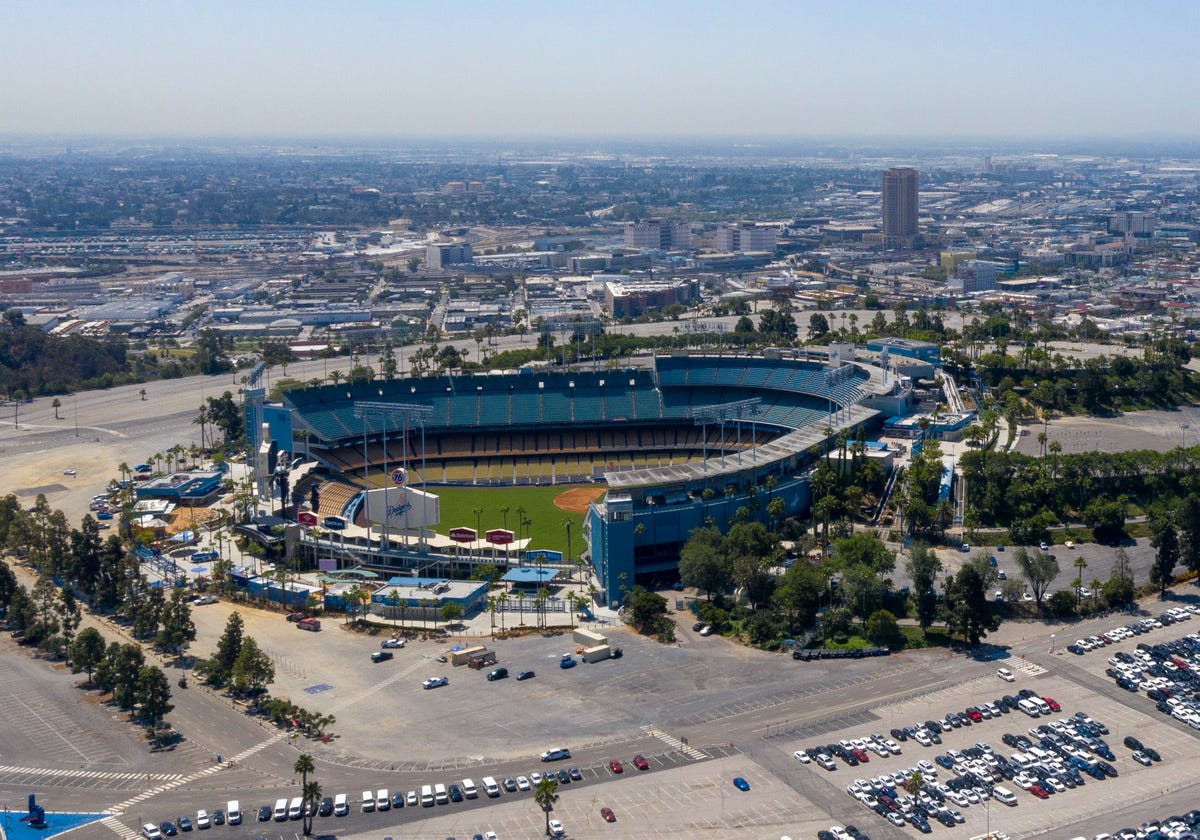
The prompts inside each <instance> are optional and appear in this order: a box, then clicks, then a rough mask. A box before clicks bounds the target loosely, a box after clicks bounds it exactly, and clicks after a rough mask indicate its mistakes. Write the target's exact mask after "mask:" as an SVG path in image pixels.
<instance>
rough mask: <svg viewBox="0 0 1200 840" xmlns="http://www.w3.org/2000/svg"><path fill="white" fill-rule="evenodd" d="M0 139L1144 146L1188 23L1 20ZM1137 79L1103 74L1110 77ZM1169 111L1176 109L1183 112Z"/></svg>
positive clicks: (294, 17) (1165, 123)
mask: <svg viewBox="0 0 1200 840" xmlns="http://www.w3.org/2000/svg"><path fill="white" fill-rule="evenodd" d="M6 7H7V8H6V16H5V17H6V23H7V24H8V25H7V26H6V28H5V32H4V33H2V34H0V47H2V49H0V55H2V56H3V58H0V70H3V71H4V72H5V74H6V76H7V77H8V78H10V79H19V80H21V83H20V84H13V85H8V86H6V89H5V90H4V91H3V92H2V93H0V134H2V135H16V136H31V135H32V136H40V135H58V134H65V135H91V136H121V137H147V136H149V137H181V138H196V137H315V138H322V137H474V138H497V137H568V138H570V137H576V138H578V137H597V138H604V137H687V136H692V137H711V136H740V137H777V138H778V137H797V138H800V137H830V136H845V137H861V138H872V139H882V138H893V137H894V138H915V137H938V138H942V139H946V140H953V139H955V138H960V139H971V138H985V137H986V138H1006V137H1008V138H1016V137H1080V138H1086V137H1113V138H1128V137H1141V138H1152V137H1164V138H1180V137H1188V136H1191V135H1195V134H1196V133H1198V129H1200V115H1198V114H1197V112H1196V109H1195V108H1194V107H1193V106H1190V105H1187V104H1186V103H1187V101H1188V100H1186V96H1187V92H1188V91H1189V90H1190V89H1192V88H1193V87H1194V86H1195V83H1196V82H1197V80H1198V79H1197V76H1198V75H1200V71H1198V70H1197V68H1196V66H1195V63H1194V62H1192V61H1191V60H1190V46H1189V44H1188V39H1189V38H1190V36H1191V34H1192V33H1194V32H1195V31H1197V24H1200V8H1198V7H1196V6H1195V5H1194V4H1187V3H1183V2H1175V0H1161V1H1160V2H1156V3H1152V4H1151V7H1152V8H1151V10H1150V11H1148V12H1147V13H1146V14H1144V15H1139V16H1129V15H1123V16H1122V17H1121V25H1120V26H1114V25H1112V14H1113V13H1116V12H1118V11H1120V9H1121V7H1119V6H1117V5H1116V4H1115V3H1099V4H1095V3H1092V4H1084V3H1082V2H1062V3H1056V4H1053V5H1051V6H1043V5H1037V4H1034V3H1032V2H1017V3H1010V4H1005V6H1004V8H1003V9H1002V10H997V9H996V8H994V7H984V6H978V7H977V6H974V5H972V4H951V3H948V2H932V0H931V1H930V2H922V3H919V4H916V5H915V6H905V7H904V8H896V7H894V6H893V5H890V4H884V3H858V4H846V6H845V7H827V6H824V5H817V4H810V3H800V4H784V3H773V2H760V3H756V4H753V5H751V6H749V7H745V6H737V7H734V6H732V5H729V4H717V3H701V4H687V5H683V4H679V3H657V4H652V5H649V6H642V5H635V4H627V3H615V4H610V5H606V6H605V7H604V9H603V16H602V17H600V16H597V13H596V10H595V9H594V8H573V7H569V6H568V7H566V8H559V7H552V6H550V5H548V4H544V3H536V2H516V3H512V4H506V6H505V14H504V15H503V16H502V17H500V16H496V15H495V12H494V9H493V7H489V6H483V5H482V4H467V5H466V6H465V7H458V8H456V9H455V11H454V13H453V14H448V13H447V12H446V10H445V9H444V8H443V7H440V6H437V5H434V4H426V3H413V4H406V5H405V6H403V7H401V8H400V11H397V8H396V7H393V6H392V5H390V4H384V3H381V2H364V3H359V4H355V5H354V6H352V7H348V8H336V9H335V8H334V7H332V6H328V5H325V4H320V3H304V2H301V3H296V4H287V5H284V4H280V3H260V4H255V5H254V6H252V7H250V8H248V9H247V8H242V7H240V6H234V5H233V4H230V3H225V2H214V3H211V4H204V5H203V6H191V5H185V4H135V3H132V2H108V3H99V4H93V5H85V4H76V3H59V4H33V3H27V2H15V3H7V4H6ZM1117 57H1119V60H1120V65H1121V66H1125V67H1131V68H1136V72H1129V73H1116V72H1113V68H1114V66H1115V65H1114V61H1115V59H1116V58H1117ZM1181 103H1183V104H1181Z"/></svg>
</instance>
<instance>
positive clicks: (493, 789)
mask: <svg viewBox="0 0 1200 840" xmlns="http://www.w3.org/2000/svg"><path fill="white" fill-rule="evenodd" d="M483 792H484V793H486V794H487V795H488V796H490V797H492V798H493V799H495V798H496V797H497V796H499V795H500V785H498V784H496V780H495V779H493V778H492V777H491V776H484V777H483Z"/></svg>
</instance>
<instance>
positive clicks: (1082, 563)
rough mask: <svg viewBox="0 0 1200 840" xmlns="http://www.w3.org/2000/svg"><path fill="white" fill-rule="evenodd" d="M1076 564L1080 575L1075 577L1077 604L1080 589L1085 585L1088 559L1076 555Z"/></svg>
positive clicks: (1077, 603)
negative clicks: (1085, 570) (1084, 575)
mask: <svg viewBox="0 0 1200 840" xmlns="http://www.w3.org/2000/svg"><path fill="white" fill-rule="evenodd" d="M1074 566H1075V568H1076V569H1078V570H1079V575H1078V576H1077V577H1076V578H1075V605H1076V606H1078V605H1079V589H1080V587H1081V586H1083V570H1084V569H1086V568H1087V561H1086V560H1084V559H1083V558H1082V557H1076V558H1075V563H1074Z"/></svg>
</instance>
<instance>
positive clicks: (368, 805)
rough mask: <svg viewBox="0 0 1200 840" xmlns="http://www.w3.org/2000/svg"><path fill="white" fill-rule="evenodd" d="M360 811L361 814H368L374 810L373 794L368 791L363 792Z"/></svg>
mask: <svg viewBox="0 0 1200 840" xmlns="http://www.w3.org/2000/svg"><path fill="white" fill-rule="evenodd" d="M362 809H363V813H370V812H371V811H374V810H375V794H373V793H371V791H369V790H364V791H363V798H362Z"/></svg>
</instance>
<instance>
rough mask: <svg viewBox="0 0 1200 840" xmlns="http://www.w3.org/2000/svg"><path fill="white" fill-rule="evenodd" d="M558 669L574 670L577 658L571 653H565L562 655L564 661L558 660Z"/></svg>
mask: <svg viewBox="0 0 1200 840" xmlns="http://www.w3.org/2000/svg"><path fill="white" fill-rule="evenodd" d="M558 667H559V668H574V667H575V657H574V656H572V655H571V654H569V653H564V654H563V655H562V659H560V660H558Z"/></svg>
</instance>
